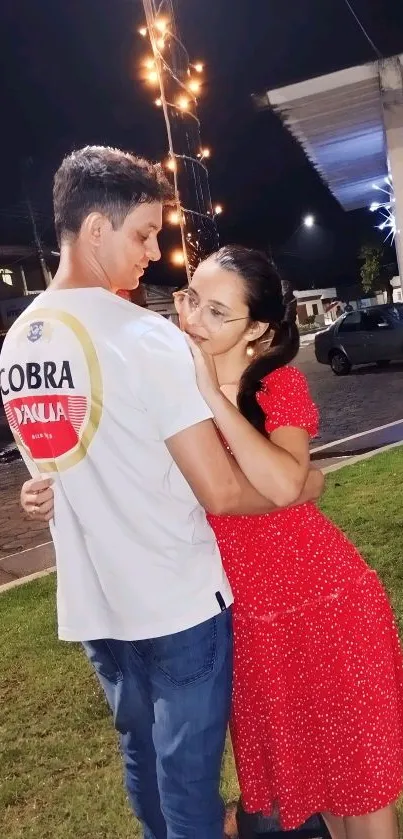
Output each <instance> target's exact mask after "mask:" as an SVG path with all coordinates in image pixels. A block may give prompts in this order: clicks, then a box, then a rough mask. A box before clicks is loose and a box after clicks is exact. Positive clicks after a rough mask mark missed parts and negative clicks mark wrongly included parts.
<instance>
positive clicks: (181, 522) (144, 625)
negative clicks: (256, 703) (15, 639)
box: [0, 147, 270, 839]
mask: <svg viewBox="0 0 403 839" xmlns="http://www.w3.org/2000/svg"><path fill="white" fill-rule="evenodd" d="M169 198H170V189H169V186H168V184H167V182H166V180H165V178H164V177H163V176H162V175H161V172H160V170H159V169H158V167H155V166H153V165H152V164H150V163H147V162H146V161H144V160H139V159H138V158H135V157H133V156H132V155H130V154H125V153H123V152H121V151H118V150H114V149H108V148H102V147H88V148H85V149H82V150H81V151H78V152H75V153H73V154H72V155H70V156H69V157H67V158H66V159H65V160H64V161H63V163H62V165H61V167H60V169H59V170H58V172H57V173H56V176H55V183H54V212H55V224H56V231H57V235H58V238H59V242H60V266H59V269H58V271H57V274H56V276H55V278H54V281H53V283H52V284H51V286H50V288H49V289H48V290H47V291H45V292H44V293H43V294H42V295H41V296H40V297H39V298H37V299H36V300H35V301H34V302H33V304H32V305H31V306H30V307H29V309H28V310H27V312H26V313H25V314H24V315H23V316H22V317H21V318H20V319H19V320H18V321H17V322H16V324H15V325H14V326H13V327H12V329H11V330H10V332H9V333H8V335H7V338H6V340H5V344H4V349H3V352H2V355H1V363H0V367H1V371H0V375H1V389H2V395H3V401H4V404H5V409H6V413H7V417H8V420H9V423H10V426H11V428H12V429H13V431H14V434H15V436H16V439H17V441H18V442H19V446H20V450H21V452H22V454H23V457H24V459H25V462H26V463H27V465H28V468H29V470H30V472H31V475H42V476H46V475H50V476H52V478H53V481H54V484H53V487H54V504H55V524H54V525H52V536H53V539H54V543H55V551H56V564H57V576H58V624H59V637H60V638H61V639H63V640H67V641H81V642H83V644H84V647H85V650H86V652H87V655H88V657H89V659H90V661H91V662H92V664H93V666H94V668H95V671H96V673H97V676H98V678H99V681H100V683H101V685H102V687H103V689H104V691H105V695H106V697H107V700H108V702H109V704H110V707H111V709H112V712H113V717H114V723H115V726H116V728H117V730H118V731H119V732H120V735H121V744H122V752H123V760H124V766H125V774H126V784H127V790H128V794H129V798H130V801H131V804H132V806H133V809H134V810H135V812H136V814H137V816H138V817H139V818H140V820H141V821H142V824H143V828H144V836H145V839H222V825H223V808H222V803H221V800H220V797H219V775H220V766H221V757H222V751H223V746H224V739H225V733H226V728H227V722H228V715H229V706H230V697H231V676H232V638H231V610H230V606H231V602H232V596H231V591H230V588H229V585H228V582H227V580H226V577H225V575H224V572H223V569H222V565H221V559H220V555H219V552H218V548H217V546H216V543H215V540H214V537H213V534H212V532H211V530H210V528H209V526H208V524H207V521H206V517H205V512H204V511H205V510H208V511H211V512H215V513H229V514H231V513H233V514H237V513H259V512H260V513H261V512H264V511H268V510H270V505H269V503H268V502H267V501H266V500H264V499H263V498H261V497H260V496H259V495H258V493H256V491H255V490H254V489H253V488H252V487H251V486H250V485H249V483H248V482H247V480H246V478H245V477H244V476H243V475H242V473H241V472H240V470H239V469H238V467H237V465H236V463H235V462H234V461H233V459H232V458H231V457H230V456H229V455H228V454H227V452H226V451H225V450H224V448H223V447H222V445H221V443H220V441H219V438H218V436H217V434H216V431H215V428H214V424H213V422H212V419H211V413H210V411H209V409H208V408H207V406H206V404H205V403H204V401H203V400H202V398H201V396H200V394H199V391H198V389H197V386H196V381H195V374H194V369H193V363H192V359H191V356H190V353H189V350H188V347H187V345H186V342H185V339H184V337H183V336H182V335H181V333H180V332H179V330H178V329H177V328H176V327H175V326H173V325H172V324H170V323H169V322H167V321H166V320H164V319H163V318H160V317H158V316H156V315H154V314H153V313H150V312H148V311H147V310H144V309H141V308H139V307H136V306H134V305H133V304H131V303H128V302H126V301H125V300H122V299H120V298H119V297H118V296H117V295H116V292H117V291H118V290H119V289H123V290H125V289H126V290H132V289H134V288H136V287H137V285H138V283H139V280H140V277H141V276H142V275H143V273H144V271H145V269H146V268H147V266H148V264H149V262H150V261H152V260H158V259H159V258H160V251H159V247H158V240H157V237H158V233H159V231H160V229H161V225H162V209H163V205H164V202H166V200H169ZM39 486H42V485H41V484H40V485H39ZM30 488H31V489H32V484H31V485H30V486H29V487H28V490H29V489H30ZM34 488H35V483H34ZM38 499H39V496H38ZM39 502H40V499H39ZM34 506H35V507H37V508H38V510H39V515H42V514H43V512H44V510H43V507H42V505H41V503H38V504H36V505H34ZM41 507H42V509H41ZM203 508H204V509H203ZM48 509H50V507H49V508H48Z"/></svg>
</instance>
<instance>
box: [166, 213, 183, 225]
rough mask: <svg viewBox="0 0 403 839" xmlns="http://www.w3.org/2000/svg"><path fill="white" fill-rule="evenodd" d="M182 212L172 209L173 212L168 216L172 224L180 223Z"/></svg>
mask: <svg viewBox="0 0 403 839" xmlns="http://www.w3.org/2000/svg"><path fill="white" fill-rule="evenodd" d="M180 220H181V219H180V214H179V213H178V211H177V210H172V212H171V213H170V214H169V216H168V221H169V223H170V224H179V223H180Z"/></svg>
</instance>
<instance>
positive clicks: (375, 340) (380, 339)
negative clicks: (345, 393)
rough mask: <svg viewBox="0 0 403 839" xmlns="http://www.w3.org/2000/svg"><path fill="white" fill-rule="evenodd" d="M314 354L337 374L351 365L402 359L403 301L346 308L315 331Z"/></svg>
mask: <svg viewBox="0 0 403 839" xmlns="http://www.w3.org/2000/svg"><path fill="white" fill-rule="evenodd" d="M315 355H316V359H317V361H319V363H320V364H329V365H330V367H331V368H332V370H333V373H334V374H335V375H336V376H346V375H347V374H348V373H349V372H350V370H351V368H352V367H353V365H356V364H377V365H378V366H379V367H386V366H387V365H388V364H389V363H390V362H391V361H400V360H401V361H403V303H390V304H388V303H385V304H384V305H380V306H370V307H368V308H367V309H358V310H357V311H353V312H348V313H345V314H343V315H342V316H341V317H340V318H338V319H337V320H336V321H335V322H334V323H333V324H332V325H331V326H329V327H328V328H327V329H324V330H322V331H321V332H318V333H317V335H315Z"/></svg>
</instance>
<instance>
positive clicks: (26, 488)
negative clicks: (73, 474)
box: [20, 478, 54, 521]
mask: <svg viewBox="0 0 403 839" xmlns="http://www.w3.org/2000/svg"><path fill="white" fill-rule="evenodd" d="M52 483H53V481H52V480H51V479H50V478H31V480H29V481H25V484H23V485H22V489H21V495H20V502H21V507H22V509H23V510H24V512H25V513H27V515H28V516H29V518H30V519H33V520H34V521H50V520H51V519H53V515H54V494H53V489H52Z"/></svg>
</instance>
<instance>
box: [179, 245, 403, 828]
mask: <svg viewBox="0 0 403 839" xmlns="http://www.w3.org/2000/svg"><path fill="white" fill-rule="evenodd" d="M176 304H177V308H178V311H179V315H180V322H181V326H182V328H183V329H185V330H186V332H187V333H188V335H189V338H190V342H191V348H192V352H193V355H194V359H195V364H196V370H197V376H198V382H199V387H200V389H201V391H202V393H203V395H204V397H205V399H206V401H207V402H208V403H209V405H210V408H211V410H212V412H213V413H214V416H215V420H216V423H217V426H218V428H219V431H220V433H221V435H222V437H223V439H224V440H225V441H226V444H227V446H228V448H229V449H230V451H231V452H232V454H233V456H234V457H235V458H236V459H237V461H238V463H239V465H240V467H241V469H242V470H243V472H244V473H245V475H246V476H247V477H248V479H249V481H250V482H251V483H252V484H253V485H254V486H255V488H256V489H257V490H258V491H259V492H260V493H261V494H262V495H264V496H265V497H266V498H267V499H268V500H270V501H271V502H273V503H274V504H275V505H277V506H278V507H281V508H285V507H286V506H287V505H288V504H290V503H292V502H293V501H294V500H295V498H297V497H298V496H299V494H300V492H301V489H302V487H303V486H304V483H305V480H306V476H307V472H308V468H309V439H310V437H312V436H314V435H315V434H316V432H317V424H318V415H317V410H316V407H315V406H314V404H313V402H312V400H311V398H310V395H309V392H308V388H307V384H306V381H305V379H304V377H303V376H302V374H301V373H299V372H298V371H297V370H296V369H294V368H292V367H288V366H286V365H287V364H288V363H289V362H290V361H292V359H293V358H294V356H295V355H296V353H297V351H298V346H299V341H298V333H297V330H296V328H295V326H294V325H293V324H289V323H287V322H286V321H285V320H284V318H285V310H284V305H283V301H282V294H281V283H280V280H279V277H278V275H277V274H276V272H275V270H274V268H273V266H272V265H271V264H270V263H269V262H268V261H267V259H266V258H265V257H264V256H262V255H260V254H258V253H256V252H254V251H249V250H246V249H244V248H240V247H236V246H234V247H226V248H223V249H221V250H220V251H219V252H218V253H216V254H214V255H213V256H211V257H209V258H208V259H207V260H206V261H205V262H204V263H202V264H201V265H200V266H199V268H198V269H197V271H196V272H195V274H194V277H193V279H192V283H191V286H190V288H189V289H188V290H187V291H186V292H185V293H180V294H179V295H177V296H176ZM210 521H211V525H212V527H213V529H214V531H215V534H216V537H217V540H218V543H219V546H220V549H221V553H222V557H223V561H224V564H225V567H226V571H227V573H228V575H229V578H230V581H231V583H232V586H233V589H234V593H235V608H234V631H235V672H234V699H233V716H232V739H233V745H234V752H235V757H236V763H237V768H238V774H239V780H240V785H241V792H242V801H243V805H244V807H245V809H246V810H247V811H249V812H258V811H260V812H263V813H265V814H270V813H272V812H273V811H275V812H278V814H279V816H280V819H281V822H282V825H283V827H284V828H285V829H292V828H294V827H297V826H299V825H300V824H302V823H303V822H304V821H305V820H306V819H307V818H308V817H309V816H310V815H311V814H312V813H314V812H322V814H323V816H324V818H325V820H326V823H327V825H328V827H329V830H330V832H331V835H332V837H333V839H397V837H398V828H397V821H396V814H395V810H394V806H393V802H394V801H395V799H396V798H397V796H398V795H399V792H400V789H401V786H402V777H403V665H402V657H401V651H400V647H399V641H398V635H397V630H396V626H395V624H394V620H393V616H392V613H391V610H390V606H389V604H388V601H387V598H386V595H385V593H384V591H383V588H382V586H381V584H380V582H379V581H378V578H377V576H376V574H375V573H374V572H373V571H371V570H370V569H369V568H368V567H367V566H366V564H365V563H364V560H363V559H362V558H361V556H360V555H359V554H358V552H357V551H356V549H355V548H354V547H353V546H352V545H351V544H350V543H349V542H348V541H347V539H346V538H345V537H344V536H343V535H342V533H340V531H339V530H337V528H336V527H335V526H334V525H333V524H332V523H331V522H329V521H328V520H327V519H326V518H325V517H324V516H323V515H322V514H321V513H320V512H319V511H318V510H317V509H316V507H315V506H314V505H313V504H303V505H300V506H297V507H291V508H289V509H279V510H278V511H277V512H275V513H272V514H271V515H270V516H269V515H267V516H260V517H256V516H255V517H252V516H251V517H247V516H242V517H229V516H228V517H225V516H224V517H210Z"/></svg>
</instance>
